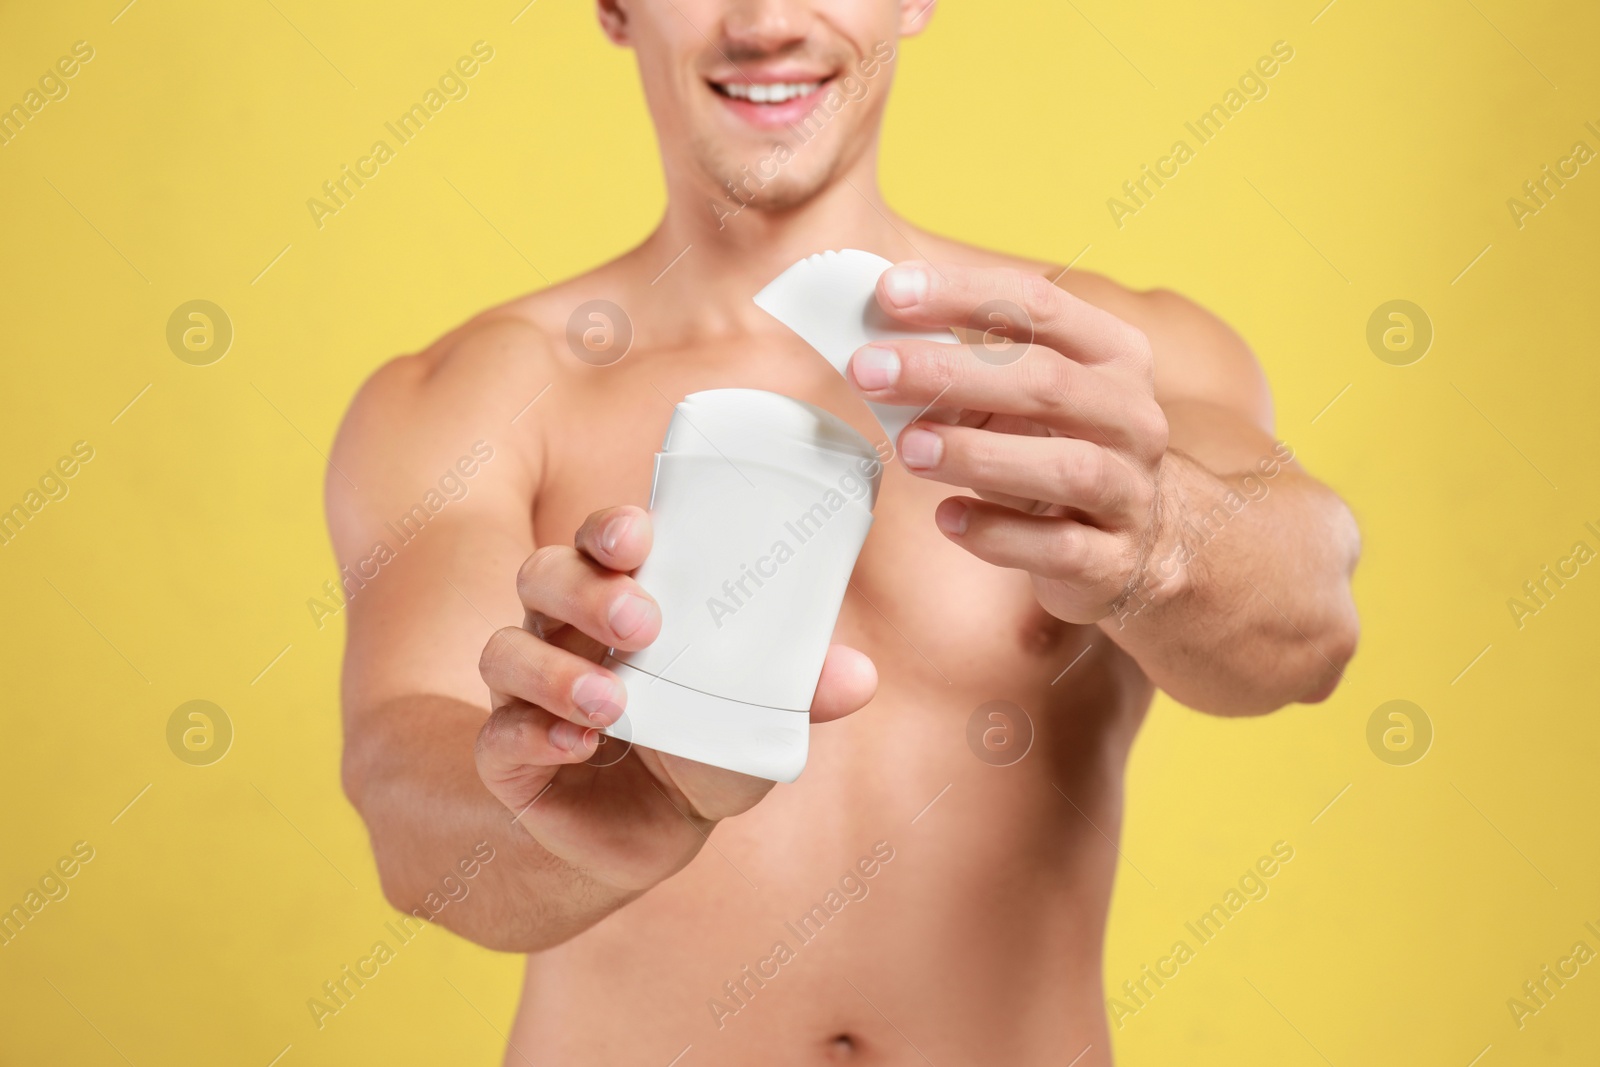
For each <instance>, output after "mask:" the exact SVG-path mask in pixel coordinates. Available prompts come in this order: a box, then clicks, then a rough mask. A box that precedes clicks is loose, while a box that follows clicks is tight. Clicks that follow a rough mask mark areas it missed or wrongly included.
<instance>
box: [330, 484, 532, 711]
mask: <svg viewBox="0 0 1600 1067" xmlns="http://www.w3.org/2000/svg"><path fill="white" fill-rule="evenodd" d="M533 547H534V546H533V540H532V536H531V533H530V531H529V523H528V521H527V518H526V516H525V514H516V515H515V516H513V514H494V513H492V512H489V511H488V510H487V509H484V508H477V509H473V510H470V511H463V512H461V513H459V514H456V515H443V516H440V517H439V518H438V519H436V520H434V521H433V522H431V523H430V524H429V525H428V526H427V527H425V528H424V529H423V531H422V532H421V533H420V534H419V535H417V536H415V537H413V538H412V539H411V540H409V541H404V542H402V541H400V539H399V538H398V537H395V536H391V537H390V538H389V539H388V541H387V542H385V541H384V539H382V538H381V537H380V538H379V540H378V541H377V542H375V544H374V545H372V546H369V547H368V548H367V549H366V550H364V551H363V559H365V560H368V561H370V562H366V563H365V565H364V566H363V567H362V569H361V570H360V571H357V570H356V568H354V567H351V568H350V569H347V570H346V571H344V573H346V574H351V573H356V574H358V575H359V574H371V575H372V577H371V578H369V579H364V584H363V585H361V586H360V587H359V588H358V589H357V590H356V592H355V593H354V595H353V596H352V597H351V600H350V603H349V609H348V611H347V612H346V616H347V619H348V623H347V627H348V633H347V637H346V644H345V663H344V703H345V707H346V709H347V711H350V712H357V711H360V710H362V709H368V708H373V707H377V706H379V705H381V704H383V703H385V702H387V701H389V700H393V699H395V698H397V697H402V696H408V695H413V694H437V695H440V696H448V697H453V698H455V699H458V700H463V701H466V702H468V703H471V704H474V705H478V706H481V707H483V708H484V709H485V710H486V711H487V709H488V691H487V689H486V688H485V687H484V684H483V681H482V679H481V678H480V677H479V676H478V658H479V655H480V654H481V653H482V651H483V647H484V644H485V643H486V642H487V641H488V639H489V636H490V635H491V634H492V633H493V632H494V631H495V630H497V629H499V628H500V627H502V626H516V625H519V624H520V623H521V622H522V615H523V611H522V605H521V602H520V601H519V600H518V598H517V592H516V575H517V569H518V567H520V566H521V564H522V562H523V560H525V559H526V558H527V557H528V556H529V555H530V554H531V553H532V552H533ZM340 562H341V563H342V564H345V565H346V566H347V567H348V566H349V561H347V560H341V561H340ZM358 565H360V564H359V563H358Z"/></svg>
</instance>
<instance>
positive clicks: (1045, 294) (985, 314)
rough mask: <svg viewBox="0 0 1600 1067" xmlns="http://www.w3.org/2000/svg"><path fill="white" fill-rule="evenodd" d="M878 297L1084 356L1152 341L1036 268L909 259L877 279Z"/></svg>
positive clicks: (1126, 350)
mask: <svg viewBox="0 0 1600 1067" xmlns="http://www.w3.org/2000/svg"><path fill="white" fill-rule="evenodd" d="M878 303H879V304H880V305H881V306H882V307H883V309H884V310H885V311H887V312H889V314H891V315H893V316H894V317H895V318H897V319H900V320H901V321H903V322H906V323H909V324H912V325H916V326H931V327H938V326H949V327H956V328H963V329H970V330H974V331H977V332H978V333H980V334H984V335H985V336H988V337H993V336H995V335H999V336H1003V337H1008V338H1011V339H1012V340H1014V341H1020V342H1022V343H1025V344H1026V343H1029V342H1034V343H1038V344H1042V345H1047V346H1048V347H1050V348H1053V349H1055V350H1056V351H1057V352H1060V353H1062V354H1063V355H1068V356H1071V357H1073V358H1074V359H1079V360H1082V361H1084V362H1087V363H1099V362H1109V361H1113V360H1124V359H1127V360H1137V359H1143V358H1145V357H1147V356H1148V353H1149V342H1148V340H1147V339H1146V338H1145V336H1144V333H1143V332H1142V331H1140V330H1139V329H1138V328H1137V327H1134V326H1132V325H1131V324H1129V323H1126V322H1124V321H1122V320H1121V319H1119V318H1117V317H1116V316H1115V315H1113V314H1111V313H1110V312H1109V311H1104V310H1102V309H1100V308H1097V307H1095V306H1094V305H1093V304H1090V303H1089V302H1087V301H1085V300H1082V299H1080V298H1078V297H1076V296H1073V295H1072V294H1071V293H1069V292H1067V291H1066V290H1064V289H1061V288H1059V287H1058V286H1056V285H1055V284H1054V283H1053V282H1052V281H1050V280H1049V279H1047V278H1045V277H1044V276H1042V275H1039V274H1031V273H1029V272H1027V271H1019V270H1013V269H1011V268H1009V267H963V266H958V265H956V264H952V263H940V264H937V265H934V264H930V263H924V262H921V261H919V260H911V261H908V262H905V263H898V264H896V265H895V266H893V267H891V268H890V269H889V270H886V271H884V272H883V276H882V277H880V278H879V279H878Z"/></svg>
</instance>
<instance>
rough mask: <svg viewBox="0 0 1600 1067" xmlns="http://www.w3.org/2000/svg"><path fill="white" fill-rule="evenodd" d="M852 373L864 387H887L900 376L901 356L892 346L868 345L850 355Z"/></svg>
mask: <svg viewBox="0 0 1600 1067" xmlns="http://www.w3.org/2000/svg"><path fill="white" fill-rule="evenodd" d="M850 373H851V374H852V375H853V376H854V377H855V380H856V384H857V385H859V386H860V387H861V388H863V389H866V390H869V391H870V390H873V389H887V388H889V387H890V386H891V385H893V384H894V383H895V381H896V380H897V379H898V378H899V377H900V357H899V356H898V355H896V354H895V351H894V349H892V348H882V347H880V346H878V345H868V346H866V347H865V348H861V349H857V350H856V354H855V355H853V356H851V357H850Z"/></svg>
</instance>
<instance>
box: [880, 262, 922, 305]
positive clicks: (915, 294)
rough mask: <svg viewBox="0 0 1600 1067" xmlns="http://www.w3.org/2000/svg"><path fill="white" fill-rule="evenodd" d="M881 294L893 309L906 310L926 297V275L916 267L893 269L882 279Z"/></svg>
mask: <svg viewBox="0 0 1600 1067" xmlns="http://www.w3.org/2000/svg"><path fill="white" fill-rule="evenodd" d="M883 292H884V295H886V296H887V297H888V298H889V303H891V304H893V305H894V306H895V307H897V308H908V307H910V306H911V305H912V304H916V303H920V302H921V301H922V299H923V298H924V297H926V296H927V295H928V275H927V273H926V272H925V271H921V270H918V269H917V268H916V267H894V268H892V269H891V270H890V271H889V273H887V274H885V275H884V277H883Z"/></svg>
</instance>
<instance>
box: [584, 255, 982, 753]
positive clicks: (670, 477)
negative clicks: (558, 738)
mask: <svg viewBox="0 0 1600 1067" xmlns="http://www.w3.org/2000/svg"><path fill="white" fill-rule="evenodd" d="M889 266H890V264H889V262H888V261H887V260H885V259H882V258H881V257H878V256H874V255H872V254H871V253H868V252H857V251H849V250H847V251H843V252H824V253H821V254H819V255H815V256H811V257H809V258H807V259H804V260H801V261H800V262H799V263H796V264H795V265H794V266H793V267H790V268H789V269H788V270H787V271H785V272H784V273H783V274H781V275H780V276H779V277H778V278H777V279H776V280H775V281H773V282H772V284H770V285H768V286H767V287H766V288H765V289H763V290H762V291H761V292H760V293H758V294H757V295H756V303H757V304H758V305H759V306H761V307H762V308H763V309H765V310H767V311H768V312H770V313H771V314H772V315H774V317H776V318H778V319H779V320H780V321H782V322H783V323H784V324H785V325H787V326H789V327H790V328H791V329H793V330H794V331H795V332H796V333H798V334H799V335H800V336H801V337H802V338H804V339H805V340H806V341H807V342H808V343H810V344H811V345H812V347H814V348H816V349H817V350H818V351H819V352H821V353H822V355H823V356H824V357H825V358H827V359H828V361H829V362H830V363H832V364H833V365H834V367H836V368H837V369H838V370H839V371H840V373H844V370H845V365H846V364H847V363H848V361H849V358H850V355H851V353H853V352H854V351H855V350H856V349H857V348H859V347H861V346H862V345H864V344H867V343H868V342H870V341H873V340H879V339H882V338H885V337H891V336H920V337H926V338H928V339H931V340H942V341H950V340H952V337H951V335H950V334H949V333H948V332H943V333H938V334H932V333H916V332H912V331H905V330H900V329H897V328H895V327H894V326H893V324H892V322H891V321H890V320H889V319H888V318H887V316H885V315H883V314H882V312H881V311H880V310H879V309H878V306H877V301H876V299H875V297H874V289H875V287H876V284H877V280H878V276H879V275H880V274H882V273H883V271H884V270H885V269H887V268H888V267H889ZM869 406H870V407H871V408H872V409H873V414H874V415H875V416H876V417H877V418H878V420H879V423H880V424H881V425H882V426H883V427H884V430H885V432H886V433H887V434H888V435H889V439H890V441H891V442H892V441H893V440H894V439H895V438H896V437H898V435H899V433H900V430H902V429H903V428H904V427H905V425H906V424H907V423H908V422H910V421H911V419H912V418H914V417H915V416H916V415H917V414H918V412H917V411H916V410H915V409H911V408H900V407H890V406H886V405H881V404H873V405H869ZM881 475H882V465H881V462H880V460H879V456H878V452H877V451H876V450H875V449H874V448H873V446H872V445H871V443H869V442H868V441H867V439H866V438H864V437H862V436H861V435H860V434H859V433H857V432H856V431H855V430H853V429H852V428H851V427H850V426H849V425H848V424H847V423H845V422H844V421H843V420H842V419H840V418H838V417H837V416H835V415H832V414H829V413H828V412H826V411H824V410H822V409H821V408H818V407H815V406H813V405H811V404H806V403H803V402H801V401H799V400H795V399H793V398H791V397H786V396H782V395H780V394H777V393H770V392H764V391H762V390H758V389H713V390H709V391H706V392H699V393H691V394H689V395H688V396H687V397H685V398H684V399H683V400H682V401H681V402H680V403H679V404H678V405H677V410H676V411H675V412H674V414H673V417H672V422H671V423H670V424H669V425H668V427H667V434H666V438H665V440H664V441H663V442H662V446H661V451H660V452H659V453H657V454H656V469H655V480H654V483H653V485H652V488H651V493H650V512H651V519H652V522H653V525H654V532H655V540H654V544H653V545H652V547H651V550H650V555H649V557H648V558H647V559H646V561H645V563H644V565H643V566H642V567H640V568H639V571H638V574H637V576H636V577H637V579H638V581H639V584H640V585H641V586H642V587H643V588H644V589H645V590H646V591H647V592H649V593H650V595H651V596H653V597H654V598H655V599H656V602H657V603H658V604H659V605H660V607H661V623H662V625H661V634H660V636H658V637H657V638H656V640H655V641H654V642H653V643H652V644H651V645H650V647H648V648H646V649H643V650H642V651H639V652H622V653H618V652H617V651H616V650H615V649H612V650H611V655H610V656H608V657H607V658H606V660H605V663H606V666H608V667H610V668H611V669H612V670H613V671H615V672H616V674H617V676H618V677H619V678H621V680H622V682H623V684H624V685H625V686H626V687H627V690H628V702H627V708H626V710H625V711H624V713H623V716H622V718H620V719H619V720H618V721H617V722H616V723H615V724H613V725H612V726H611V727H609V728H607V729H606V731H605V732H606V733H607V734H609V735H611V736H613V737H617V738H621V739H624V740H628V741H631V742H632V743H634V744H636V745H643V746H644V747H646V748H653V749H656V750H658V751H661V752H667V753H671V754H673V755H676V756H682V757H685V758H687V759H693V760H698V761H699V762H701V763H708V764H711V765H713V766H716V767H723V768H726V769H728V770H734V771H740V772H742V773H744V774H750V775H754V776H756V777H759V778H767V779H772V780H775V781H780V782H792V781H794V779H795V778H796V777H798V776H799V774H800V771H801V769H802V768H804V767H805V763H806V752H807V748H808V738H809V733H810V707H811V700H812V697H813V696H814V695H815V693H816V689H817V679H818V677H819V676H820V675H821V672H822V661H823V659H824V657H825V656H826V654H827V650H828V644H829V641H830V639H831V637H832V634H833V629H834V624H835V623H836V622H837V621H838V616H839V608H840V605H841V604H842V603H843V601H844V594H845V589H846V587H847V586H848V584H849V581H850V573H851V571H852V570H854V568H855V563H856V557H857V555H858V554H859V553H860V551H861V545H862V543H863V542H864V541H865V540H866V536H867V531H868V530H869V529H870V528H871V526H872V508H873V506H874V505H875V504H876V503H877V498H878V485H879V481H880V478H881Z"/></svg>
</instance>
